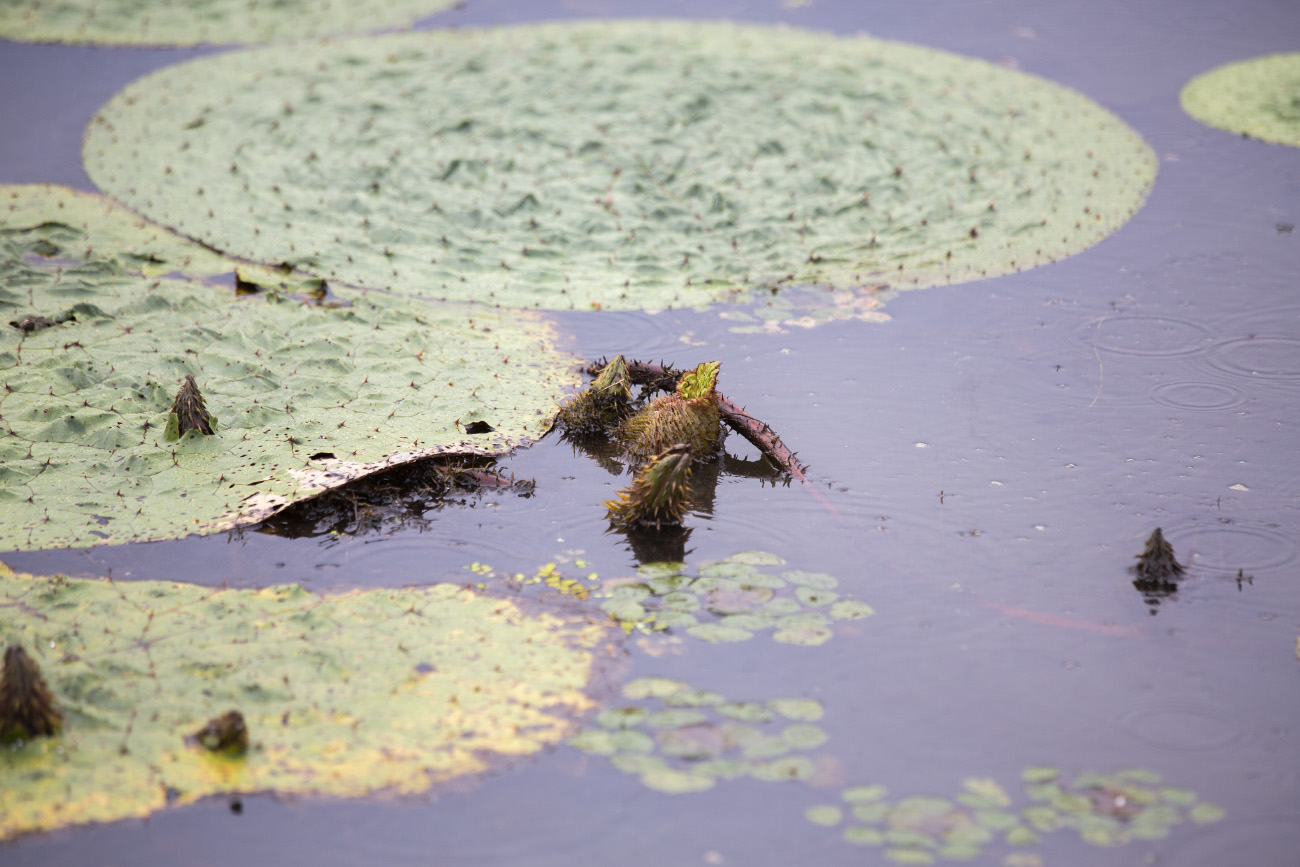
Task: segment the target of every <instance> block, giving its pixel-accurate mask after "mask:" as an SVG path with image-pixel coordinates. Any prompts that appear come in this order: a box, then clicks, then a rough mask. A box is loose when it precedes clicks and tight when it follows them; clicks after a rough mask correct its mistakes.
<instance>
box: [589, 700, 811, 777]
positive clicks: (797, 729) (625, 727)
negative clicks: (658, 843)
mask: <svg viewBox="0 0 1300 867" xmlns="http://www.w3.org/2000/svg"><path fill="white" fill-rule="evenodd" d="M624 694H625V697H628V698H631V699H634V700H636V701H637V702H638V704H637V705H632V706H629V707H625V708H618V709H607V710H605V711H602V712H601V713H600V714H599V715H598V716H597V719H596V723H597V725H598V726H599V728H595V729H592V730H589V731H585V732H582V733H580V734H578V735H577V736H575V737H574V738H573V739H572V740H571V743H572V744H573V746H575V747H576V748H578V749H581V750H583V751H585V752H588V753H590V754H592V755H603V756H607V757H609V759H610V762H611V763H612V764H613V765H614V766H615V767H616V768H618V769H619V770H621V771H623V772H624V773H629V774H637V775H638V776H640V777H641V779H642V781H643V782H644V783H645V784H646V785H647V786H650V787H651V788H654V789H656V790H659V791H664V792H690V791H700V790H701V789H702V788H705V786H704V785H703V783H702V782H701V780H702V779H708V780H709V781H710V785H712V782H713V781H716V780H730V779H737V778H739V777H745V776H749V777H753V778H755V779H759V780H764V781H779V780H804V779H808V778H809V777H810V776H811V775H812V773H813V769H814V766H813V763H812V762H811V761H809V760H808V759H807V758H805V757H803V756H798V755H792V753H794V752H796V751H803V752H806V751H808V750H811V749H815V748H817V747H819V746H821V745H822V744H824V743H825V742H826V734H825V732H823V731H822V730H821V729H818V728H817V727H816V726H813V725H809V724H807V723H802V722H801V723H796V724H794V725H785V726H784V727H778V726H777V725H776V723H777V714H774V713H773V712H771V711H769V710H768V709H767V708H765V707H764V706H763V705H761V704H759V703H757V702H731V701H727V700H726V699H725V698H724V697H722V696H720V695H719V694H717V693H712V692H706V691H702V690H695V689H692V688H690V687H687V686H686V685H685V684H682V683H681V682H680V681H675V680H670V679H668V678H653V677H652V678H638V679H637V680H635V681H632V682H631V683H629V684H628V685H627V687H625V688H624ZM775 701H776V703H777V704H779V705H781V706H783V707H786V708H787V710H789V711H790V712H791V713H798V714H800V715H802V716H805V717H807V716H811V715H812V709H811V707H809V706H807V705H808V703H807V702H806V701H805V700H802V699H777V700H775ZM751 708H752V709H756V710H757V711H758V712H757V713H751V712H739V711H740V709H751ZM611 715H613V716H611ZM783 716H787V717H788V715H783ZM736 717H744V718H745V719H746V720H747V721H746V722H738V721H736ZM628 739H632V740H628Z"/></svg>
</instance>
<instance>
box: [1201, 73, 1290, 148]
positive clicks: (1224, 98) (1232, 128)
mask: <svg viewBox="0 0 1300 867" xmlns="http://www.w3.org/2000/svg"><path fill="white" fill-rule="evenodd" d="M1182 102H1183V110H1184V111H1186V112H1187V113H1188V114H1190V115H1191V116H1192V117H1194V118H1196V119H1197V120H1199V121H1200V122H1201V123H1206V124H1209V125H1210V126H1214V127H1218V128H1219V129H1226V130H1228V131H1229V132H1235V133H1240V134H1242V135H1248V136H1251V137H1252V138H1258V139H1263V140H1264V141H1271V142H1277V143H1279V144H1285V145H1292V146H1293V147H1300V52H1296V53H1294V54H1269V55H1266V56H1264V57H1255V58H1251V59H1250V60H1241V61H1238V62H1237V63H1229V64H1227V65H1225V66H1219V67H1216V68H1215V69H1211V70H1210V71H1209V72H1206V73H1203V74H1201V75H1198V76H1197V77H1196V78H1193V79H1192V80H1191V81H1190V82H1188V84H1187V86H1186V87H1184V88H1183V93H1182Z"/></svg>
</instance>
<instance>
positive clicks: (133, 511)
mask: <svg viewBox="0 0 1300 867" xmlns="http://www.w3.org/2000/svg"><path fill="white" fill-rule="evenodd" d="M235 265H236V263H234V262H230V261H225V262H224V268H225V272H226V277H227V278H229V275H230V272H232V271H233V270H234V268H235ZM221 267H222V262H221V260H220V259H219V258H218V257H215V256H213V255H212V254H211V253H210V252H208V251H206V250H204V249H203V248H202V247H201V246H200V245H197V244H194V243H192V242H187V241H184V240H183V239H180V238H176V237H175V236H170V235H169V233H161V235H160V233H159V230H158V229H157V228H156V227H150V226H148V225H146V224H142V221H141V220H140V219H139V218H138V217H135V216H134V215H131V214H129V213H128V212H125V211H123V210H122V209H120V208H113V207H111V206H109V205H106V203H105V202H104V201H103V200H102V199H100V198H98V197H94V196H85V195H81V194H76V193H73V192H71V191H69V190H63V189H58V188H49V187H10V188H3V191H2V192H0V321H3V322H13V323H17V325H14V326H10V325H0V370H2V371H3V377H4V383H5V391H4V393H2V394H0V549H29V548H42V547H52V546H61V545H94V544H106V543H119V542H126V541H136V540H146V539H159V538H172V537H178V536H183V535H185V534H187V533H194V532H199V533H202V532H211V531H214V530H218V529H223V528H227V527H232V526H236V525H238V524H241V523H247V522H251V521H257V520H261V519H262V518H265V517H267V516H268V515H270V514H273V513H274V512H275V511H277V510H278V509H280V508H282V507H283V506H284V505H286V504H288V503H289V502H292V501H295V500H299V499H302V498H305V497H308V496H311V495H313V494H315V493H318V492H320V491H322V490H325V489H328V488H330V487H334V486H337V485H339V484H342V483H344V482H346V481H348V480H350V479H353V478H356V477H358V476H361V475H365V474H367V473H370V472H374V471H376V470H379V469H384V468H386V467H389V466H393V465H395V464H398V463H401V462H404V461H409V460H414V459H416V458H419V457H424V456H428V455H432V454H440V453H448V452H469V453H476V454H499V453H501V452H504V451H506V450H507V449H509V448H510V447H511V446H513V445H515V444H517V443H520V442H524V441H526V440H528V439H530V438H532V437H535V436H540V435H541V433H543V432H544V431H545V428H546V423H547V420H548V417H549V415H550V414H552V413H553V412H554V410H555V407H556V405H557V403H558V400H559V398H560V396H561V394H562V392H563V389H564V387H565V386H567V385H569V384H570V383H571V382H572V381H573V376H572V374H571V373H570V372H569V370H568V368H569V365H570V362H571V359H569V358H568V357H567V356H564V355H562V354H560V353H558V352H557V351H555V350H554V349H552V348H551V346H550V342H549V331H548V328H547V326H546V325H545V324H544V323H543V322H540V321H536V320H535V319H533V318H530V317H528V316H526V315H510V314H505V313H499V312H496V311H490V310H486V309H483V308H481V307H476V308H472V309H468V310H467V309H466V308H464V307H456V306H452V305H447V304H445V303H443V304H437V305H433V304H429V303H426V302H421V301H417V300H414V299H394V298H389V297H383V296H379V295H376V294H370V295H368V296H364V297H357V298H355V299H353V301H352V302H351V306H308V305H305V304H302V303H299V302H297V301H294V300H291V299H287V298H286V297H285V296H284V295H283V294H281V293H280V292H263V293H254V294H252V295H247V296H243V297H240V296H239V295H237V293H236V291H235V289H234V288H233V287H231V286H211V285H205V284H204V283H202V282H198V281H195V280H190V279H186V275H189V274H191V273H193V275H194V276H199V277H208V276H211V275H213V274H216V273H218V272H219V270H220V268H221ZM144 271H151V272H155V273H156V272H168V273H167V274H166V276H163V277H159V278H157V279H150V278H148V277H145V276H143V274H142V272H144ZM38 318H40V319H42V320H43V321H41V322H40V323H39V324H40V325H47V326H48V327H39V328H38V327H37V325H36V324H34V323H36V320H37V319H38ZM25 323H26V325H29V326H31V329H32V330H24V328H23V327H18V326H23V325H24V324H25ZM186 375H192V376H193V377H194V378H195V381H196V383H197V385H198V386H199V387H200V389H201V393H202V395H203V397H204V399H205V401H206V406H207V410H208V412H210V413H211V414H212V415H214V416H216V417H217V419H218V421H219V424H218V427H217V429H216V432H215V434H214V435H212V436H203V435H201V434H199V433H187V434H185V435H184V436H182V437H180V438H179V439H178V440H174V439H169V438H168V432H167V422H168V415H169V410H170V409H171V405H172V399H173V397H174V395H175V394H176V392H177V389H178V387H179V386H180V384H181V382H182V381H183V380H184V378H185V376H186ZM475 422H482V423H483V424H482V425H479V426H475V427H469V426H470V425H472V424H473V423H475ZM484 427H486V428H487V429H488V430H489V431H490V432H488V433H482V434H473V433H470V430H481V429H483V428H484Z"/></svg>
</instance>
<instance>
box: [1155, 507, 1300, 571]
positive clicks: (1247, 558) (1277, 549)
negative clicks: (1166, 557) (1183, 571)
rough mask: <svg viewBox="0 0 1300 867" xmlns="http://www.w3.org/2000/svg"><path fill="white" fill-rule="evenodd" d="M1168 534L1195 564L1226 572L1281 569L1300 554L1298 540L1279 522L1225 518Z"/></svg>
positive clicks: (1177, 547) (1172, 541)
mask: <svg viewBox="0 0 1300 867" xmlns="http://www.w3.org/2000/svg"><path fill="white" fill-rule="evenodd" d="M1166 535H1167V536H1168V538H1169V541H1170V542H1171V543H1172V544H1173V546H1174V550H1175V551H1181V552H1185V553H1184V554H1183V555H1182V556H1184V557H1190V558H1191V559H1192V560H1193V563H1194V565H1196V566H1199V567H1202V568H1207V567H1208V568H1210V569H1217V570H1220V571H1222V572H1224V573H1234V572H1236V571H1237V570H1238V569H1244V570H1245V571H1247V572H1251V571H1253V570H1255V571H1262V570H1266V569H1267V570H1275V569H1280V568H1282V567H1284V566H1288V565H1289V564H1292V563H1294V562H1295V561H1296V559H1297V556H1298V555H1300V550H1297V547H1298V546H1297V544H1296V541H1295V540H1294V539H1291V538H1288V537H1287V536H1286V535H1285V534H1284V533H1282V532H1281V531H1280V530H1279V529H1278V527H1277V525H1276V524H1265V523H1262V522H1246V521H1232V520H1229V519H1224V521H1223V522H1222V523H1218V524H1212V525H1208V526H1207V525H1193V526H1190V527H1181V528H1180V527H1175V528H1172V529H1171V530H1170V532H1168V533H1167V534H1166Z"/></svg>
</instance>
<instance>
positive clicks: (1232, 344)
mask: <svg viewBox="0 0 1300 867" xmlns="http://www.w3.org/2000/svg"><path fill="white" fill-rule="evenodd" d="M1206 360H1207V361H1208V362H1209V363H1210V365H1211V366H1213V367H1214V368H1216V369H1218V370H1221V371H1223V372H1224V373H1230V374H1233V375H1234V376H1244V377H1248V378H1250V379H1255V380H1261V379H1262V380H1269V381H1272V382H1286V383H1293V382H1294V383H1300V337H1295V336H1293V335H1289V334H1251V335H1247V336H1244V337H1233V338H1229V339H1227V340H1223V341H1221V342H1219V343H1218V344H1216V345H1215V346H1214V347H1212V348H1211V349H1210V351H1209V353H1208V354H1207V356H1206Z"/></svg>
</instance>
